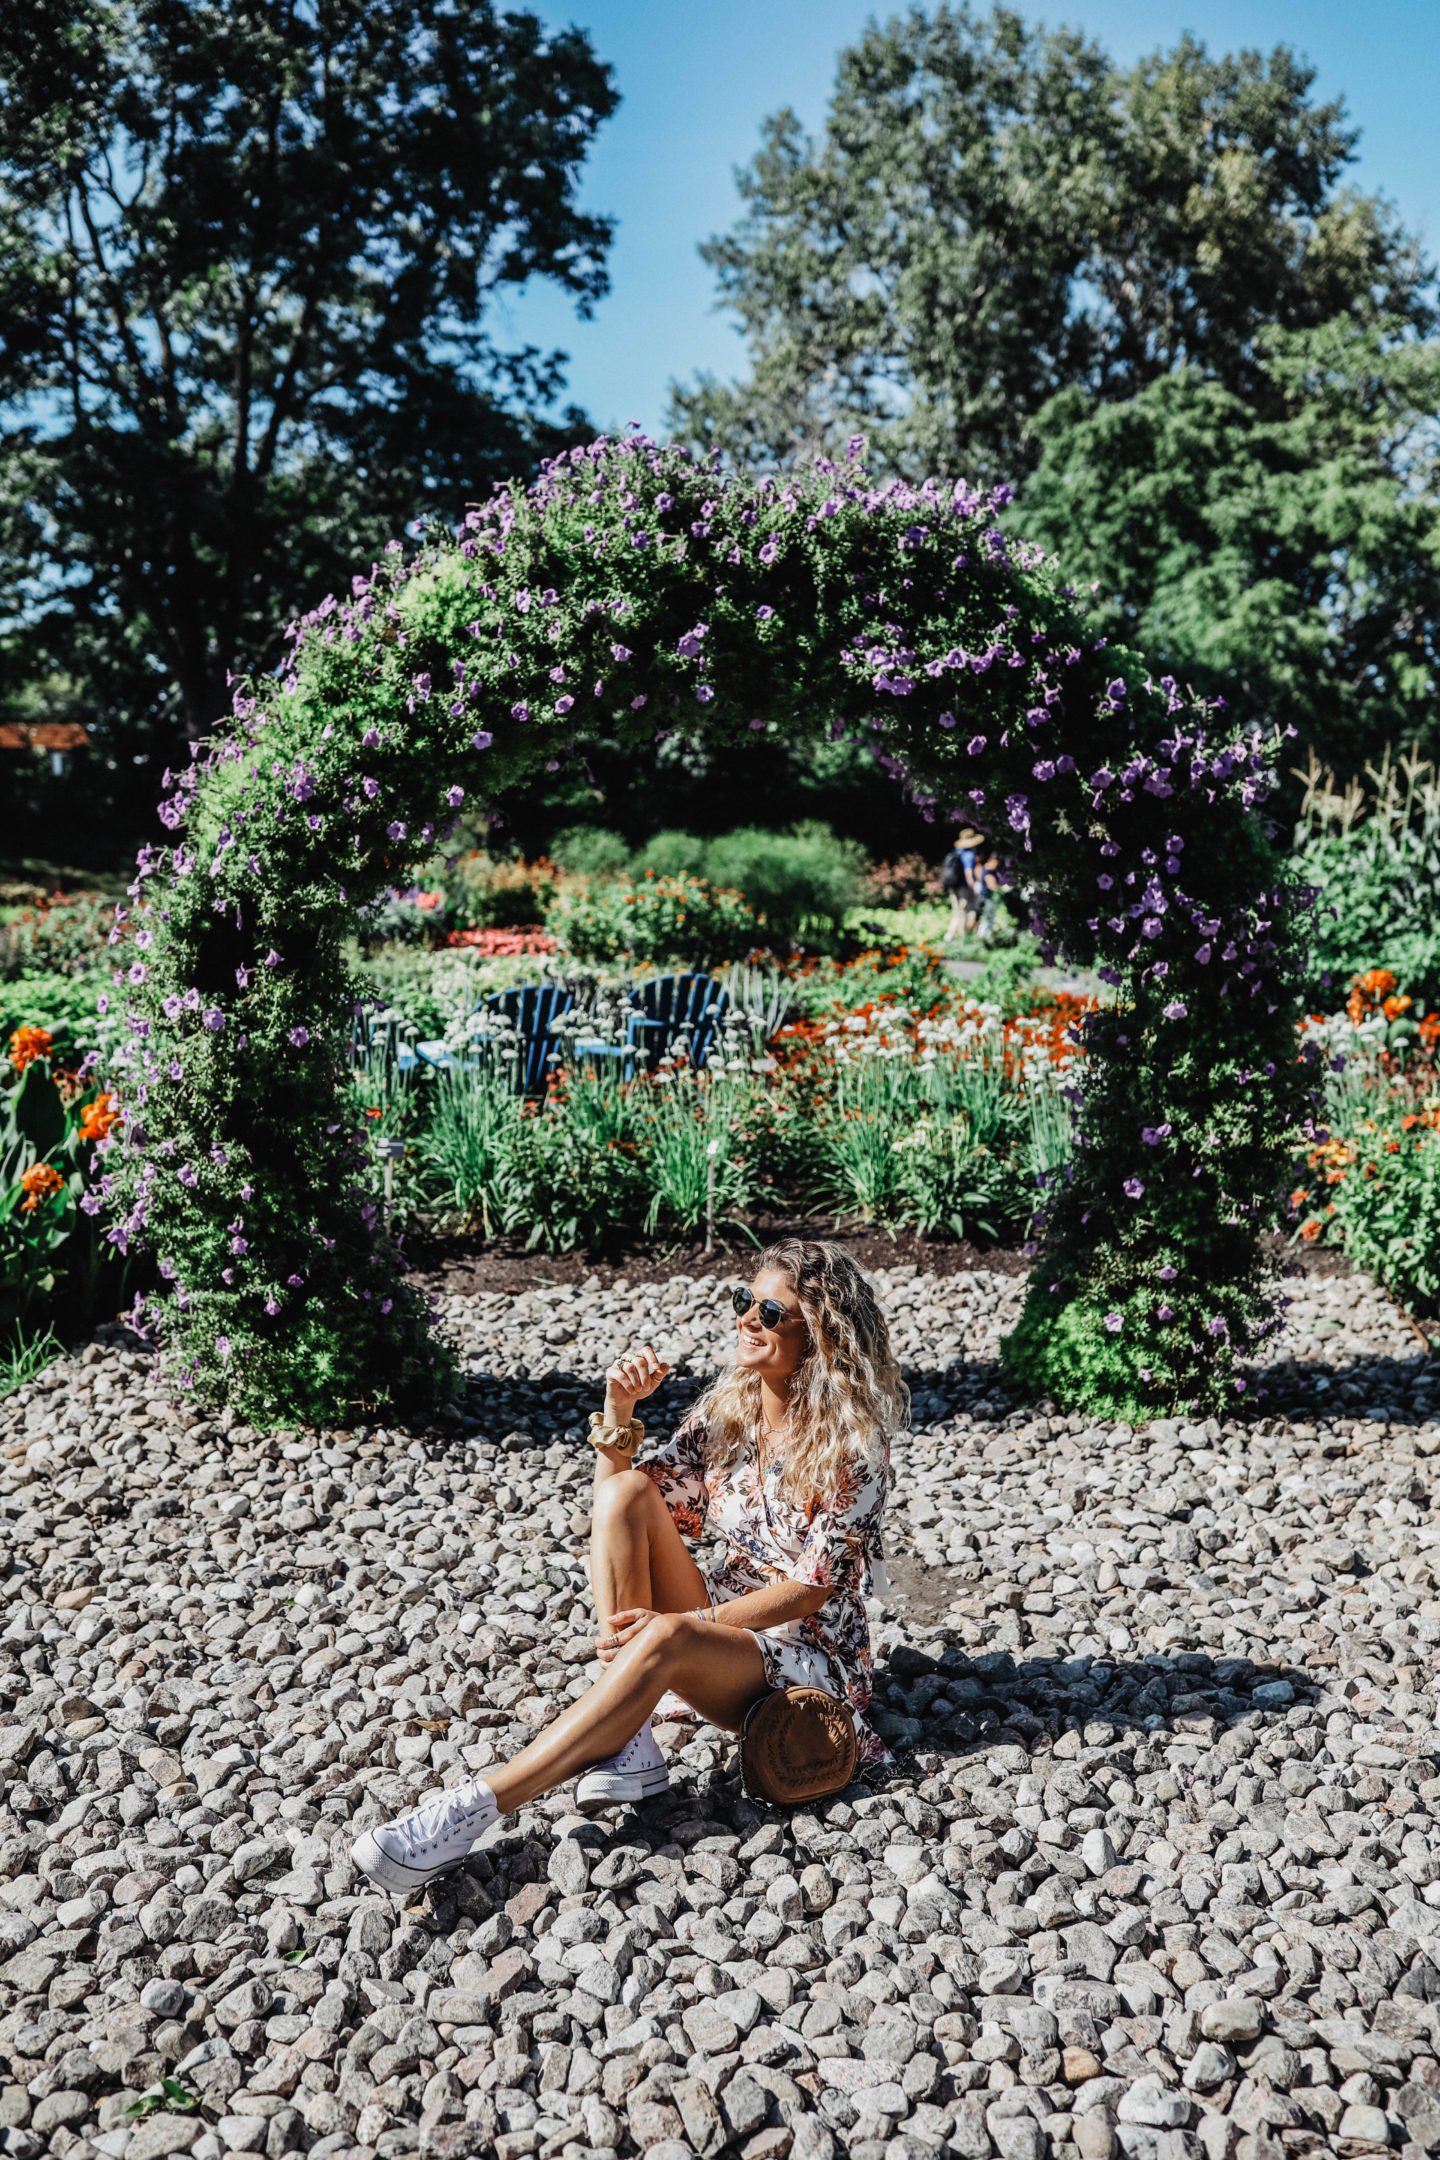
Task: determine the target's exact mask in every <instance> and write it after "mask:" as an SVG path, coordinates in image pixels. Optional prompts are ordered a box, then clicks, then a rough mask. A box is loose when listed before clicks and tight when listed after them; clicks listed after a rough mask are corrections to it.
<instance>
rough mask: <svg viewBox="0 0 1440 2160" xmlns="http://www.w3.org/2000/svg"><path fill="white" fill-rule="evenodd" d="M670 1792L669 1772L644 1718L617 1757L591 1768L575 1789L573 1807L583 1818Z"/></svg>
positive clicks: (607, 1757)
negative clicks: (632, 1737) (637, 1730)
mask: <svg viewBox="0 0 1440 2160" xmlns="http://www.w3.org/2000/svg"><path fill="white" fill-rule="evenodd" d="M669 1790H670V1772H669V1771H668V1770H667V1769H666V1767H665V1757H664V1756H663V1755H662V1754H661V1752H660V1749H659V1747H658V1745H657V1744H656V1740H655V1735H654V1733H652V1732H651V1730H650V1720H649V1718H646V1720H645V1722H644V1724H643V1725H642V1726H641V1727H640V1730H639V1732H637V1733H636V1735H635V1737H634V1739H633V1740H627V1741H626V1743H625V1745H624V1747H623V1748H621V1750H620V1752H619V1754H618V1755H607V1756H605V1757H604V1758H603V1760H602V1761H600V1762H597V1763H592V1764H591V1765H590V1768H589V1769H588V1770H587V1771H586V1772H585V1773H584V1775H583V1776H582V1777H581V1779H580V1782H579V1784H578V1785H577V1786H576V1788H575V1805H576V1807H577V1808H579V1810H580V1812H581V1814H582V1815H588V1814H598V1813H599V1811H600V1810H601V1809H602V1808H610V1807H623V1806H625V1805H627V1804H629V1803H633V1802H634V1801H636V1800H650V1799H653V1798H654V1796H655V1794H656V1793H662V1792H668V1791H669Z"/></svg>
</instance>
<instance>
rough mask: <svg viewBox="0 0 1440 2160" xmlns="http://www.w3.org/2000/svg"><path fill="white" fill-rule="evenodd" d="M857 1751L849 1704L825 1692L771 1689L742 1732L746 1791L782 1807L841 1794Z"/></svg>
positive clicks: (754, 1707)
mask: <svg viewBox="0 0 1440 2160" xmlns="http://www.w3.org/2000/svg"><path fill="white" fill-rule="evenodd" d="M859 1752H860V1750H859V1743H858V1741H857V1740H856V1737H855V1719H854V1717H853V1715H852V1713H851V1710H850V1705H849V1704H848V1703H843V1702H839V1701H837V1700H836V1698H835V1696H833V1695H827V1694H826V1692H825V1690H824V1689H823V1688H813V1687H792V1688H772V1690H771V1691H770V1693H769V1694H768V1695H762V1696H761V1698H760V1700H759V1701H758V1702H757V1703H754V1704H752V1705H751V1707H750V1709H749V1711H748V1712H747V1713H746V1718H745V1723H744V1726H743V1727H742V1729H741V1733H740V1769H741V1773H742V1775H743V1777H744V1779H745V1789H746V1791H747V1792H749V1793H750V1794H751V1795H752V1797H753V1798H755V1799H757V1800H771V1801H774V1802H776V1803H777V1804H778V1805H779V1806H781V1807H793V1806H794V1805H796V1803H797V1802H799V1801H802V1800H823V1799H825V1798H826V1797H827V1795H829V1794H830V1793H837V1792H839V1791H840V1790H841V1788H842V1787H843V1786H846V1785H848V1784H849V1783H850V1780H851V1779H852V1778H853V1777H854V1775H855V1763H856V1759H857V1757H858V1755H859Z"/></svg>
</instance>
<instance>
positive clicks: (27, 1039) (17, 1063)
mask: <svg viewBox="0 0 1440 2160" xmlns="http://www.w3.org/2000/svg"><path fill="white" fill-rule="evenodd" d="M49 1055H50V1030H49V1028H41V1027H18V1028H16V1030H15V1032H14V1034H13V1035H12V1036H11V1037H10V1062H11V1064H12V1065H13V1066H14V1067H15V1070H16V1072H24V1070H25V1067H26V1066H27V1065H28V1064H29V1063H30V1060H31V1059H32V1058H48V1057H49Z"/></svg>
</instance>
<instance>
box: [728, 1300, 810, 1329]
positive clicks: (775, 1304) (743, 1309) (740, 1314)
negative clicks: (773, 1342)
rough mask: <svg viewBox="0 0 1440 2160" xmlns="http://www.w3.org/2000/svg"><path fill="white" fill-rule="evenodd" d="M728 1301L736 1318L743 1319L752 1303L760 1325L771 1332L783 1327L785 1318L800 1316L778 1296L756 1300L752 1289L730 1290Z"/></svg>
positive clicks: (791, 1318) (795, 1318) (790, 1318)
mask: <svg viewBox="0 0 1440 2160" xmlns="http://www.w3.org/2000/svg"><path fill="white" fill-rule="evenodd" d="M730 1303H731V1304H732V1305H733V1306H734V1308H735V1315H736V1318H737V1319H739V1320H743V1319H744V1317H745V1315H746V1313H747V1312H749V1310H750V1308H751V1306H752V1305H753V1306H754V1307H755V1310H756V1312H757V1314H758V1315H759V1319H760V1325H761V1327H763V1328H765V1329H767V1330H768V1331H770V1332H771V1333H773V1332H774V1330H775V1329H776V1328H778V1327H783V1326H784V1324H785V1322H786V1321H787V1320H798V1319H799V1318H800V1317H801V1316H800V1314H799V1313H798V1312H792V1311H791V1310H790V1307H789V1306H788V1305H782V1304H781V1303H780V1300H779V1299H778V1298H773V1297H762V1298H760V1299H759V1300H758V1301H757V1299H756V1296H755V1293H754V1291H753V1290H732V1291H731V1292H730Z"/></svg>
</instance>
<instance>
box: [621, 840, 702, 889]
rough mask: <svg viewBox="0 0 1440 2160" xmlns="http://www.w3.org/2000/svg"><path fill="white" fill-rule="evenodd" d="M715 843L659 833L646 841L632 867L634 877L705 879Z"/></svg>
mask: <svg viewBox="0 0 1440 2160" xmlns="http://www.w3.org/2000/svg"><path fill="white" fill-rule="evenodd" d="M712 845H713V843H712V842H711V841H708V840H702V839H701V838H700V837H699V835H698V834H696V833H687V832H658V833H653V834H652V835H651V837H650V838H649V839H648V840H647V841H646V843H645V845H644V847H643V848H641V850H640V852H639V854H638V855H637V856H636V857H635V860H634V862H633V864H632V866H631V875H632V877H637V878H642V877H645V876H647V875H650V876H654V877H664V878H680V877H688V878H703V877H705V876H707V875H708V869H707V865H708V862H709V854H710V848H711V846H712Z"/></svg>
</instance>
